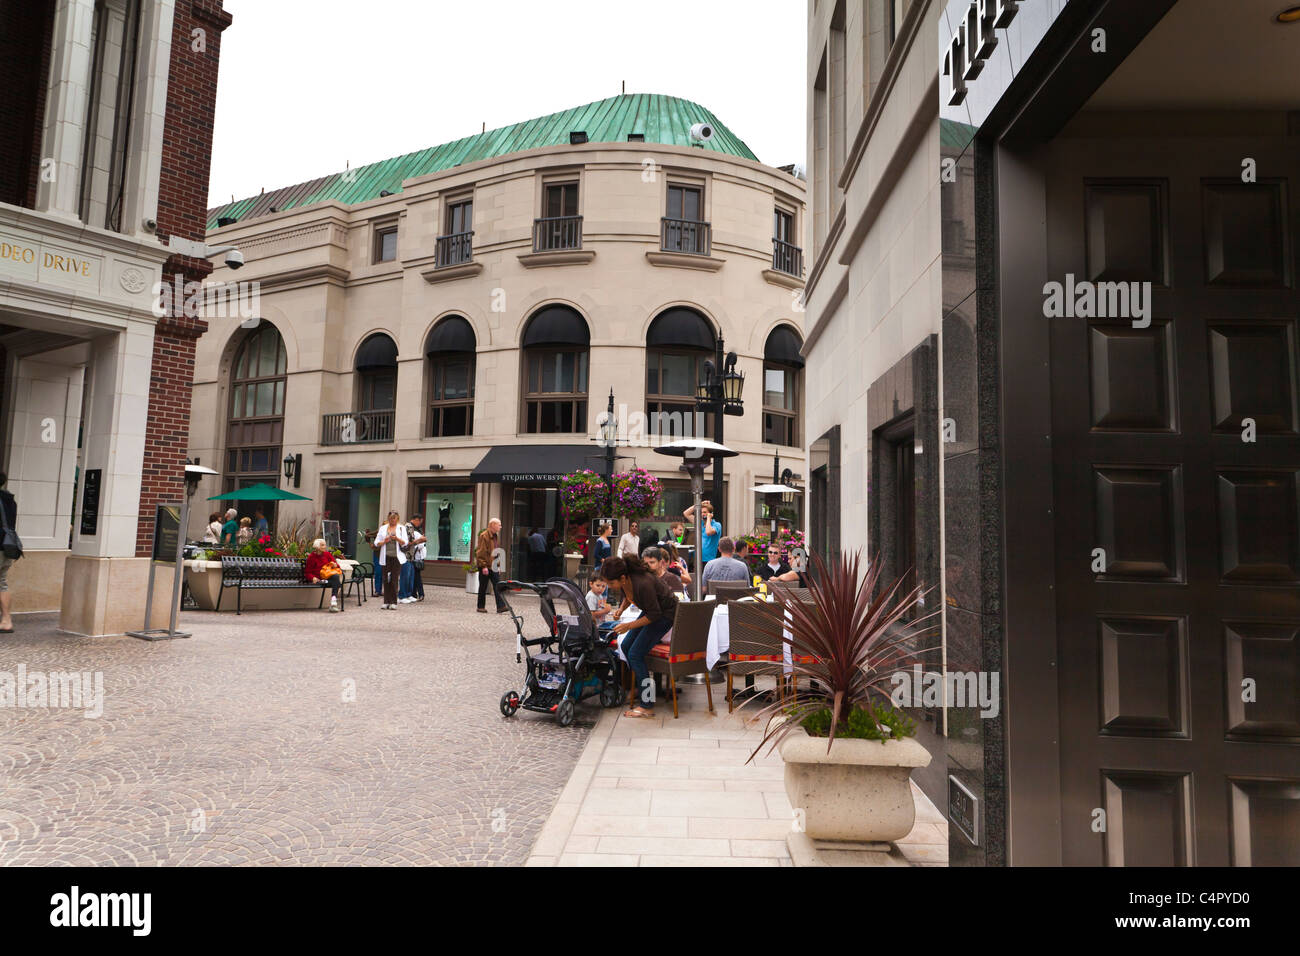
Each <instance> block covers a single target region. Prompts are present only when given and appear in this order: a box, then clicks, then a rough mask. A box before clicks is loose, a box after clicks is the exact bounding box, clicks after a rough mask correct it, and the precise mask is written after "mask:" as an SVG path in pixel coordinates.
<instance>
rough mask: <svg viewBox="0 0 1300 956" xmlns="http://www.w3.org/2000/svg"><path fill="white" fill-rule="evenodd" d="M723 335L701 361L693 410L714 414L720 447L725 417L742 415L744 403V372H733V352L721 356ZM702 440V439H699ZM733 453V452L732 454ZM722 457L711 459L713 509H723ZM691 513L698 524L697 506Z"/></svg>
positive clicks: (716, 439)
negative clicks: (709, 357)
mask: <svg viewBox="0 0 1300 956" xmlns="http://www.w3.org/2000/svg"><path fill="white" fill-rule="evenodd" d="M723 349H724V343H723V340H722V336H718V340H717V342H716V343H715V344H714V347H713V358H712V359H706V360H705V362H704V381H703V382H700V383H699V384H697V385H696V386H695V407H696V409H697V410H698V411H711V412H713V414H714V416H715V417H714V420H713V438H714V440H715V441H716V442H717V443H718V445H719V446H720V447H721V446H722V440H723V431H724V428H723V426H724V418H723V416H724V415H743V414H745V402H744V400H743V398H742V397H741V396H742V395H743V393H744V390H745V373H744V372H737V371H736V353H735V352H727V353H725V357H724V353H723ZM701 437H703V436H701ZM733 454H734V453H733ZM722 458H723V456H717V457H715V458H714V459H713V492H712V495H713V506H714V508H715V509H720V508H721V507H722ZM696 507H697V510H696V511H694V512H692V513H693V514H694V515H695V517H696V521H695V523H696V524H697V525H698V524H699V517H700V515H699V511H698V507H699V503H698V502H697V503H696Z"/></svg>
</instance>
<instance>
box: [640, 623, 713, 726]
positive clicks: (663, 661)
mask: <svg viewBox="0 0 1300 956" xmlns="http://www.w3.org/2000/svg"><path fill="white" fill-rule="evenodd" d="M713 609H714V605H713V602H712V601H709V602H707V603H706V602H704V601H695V602H691V601H682V602H681V603H680V604H678V605H677V616H676V617H675V618H674V620H673V629H672V631H671V632H670V641H669V643H667V644H656V645H655V646H654V647H652V648H650V653H649V654H647V655H646V658H645V661H646V667H647V668H648V669H649V670H650V671H651V672H653V673H656V674H667V675H668V684H669V687H671V689H672V695H673V717H674V718H676V717H677V678H678V677H685V676H686V675H688V674H707V673H708V672H709V665H708V662H707V661H706V660H705V654H706V650H707V648H708V643H709V623H710V622H711V621H712V620H713ZM704 691H705V693H706V694H708V697H709V713H713V686H712V685H711V684H709V683H708V682H707V681H706V682H705V684H704Z"/></svg>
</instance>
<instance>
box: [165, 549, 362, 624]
mask: <svg viewBox="0 0 1300 956" xmlns="http://www.w3.org/2000/svg"><path fill="white" fill-rule="evenodd" d="M356 563H357V562H355V561H350V560H348V559H347V558H340V559H339V562H338V565H339V567H340V568H342V569H343V574H344V577H345V579H346V578H350V577H351V576H352V568H353V567H354V566H355V565H356ZM185 583H186V584H188V585H189V588H190V593H191V594H193V595H194V600H195V602H196V603H197V604H198V606H199V609H200V610H203V611H215V610H216V609H217V597H218V596H219V595H220V594H221V562H220V561H186V562H185ZM236 597H237V595H236V594H235V589H234V588H226V593H225V595H224V596H222V597H221V613H223V614H224V613H225V612H227V611H229V612H230V613H231V614H234V613H235V599H236ZM320 597H321V596H320V591H318V590H315V589H313V590H308V589H307V588H285V589H283V590H279V589H273V588H267V589H265V590H263V589H262V588H250V589H248V590H246V591H245V592H244V597H243V604H244V610H245V611H283V610H292V609H295V608H310V609H311V610H313V611H314V610H316V608H317V606H318V605H319V604H320ZM325 606H326V608H328V607H329V599H328V598H326V599H325Z"/></svg>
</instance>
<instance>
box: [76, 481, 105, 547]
mask: <svg viewBox="0 0 1300 956" xmlns="http://www.w3.org/2000/svg"><path fill="white" fill-rule="evenodd" d="M103 475H104V471H103V469H101V468H91V469H90V470H88V471H87V472H86V474H85V475H84V476H83V481H84V482H85V483H84V484H83V486H82V491H81V533H82V535H84V536H87V537H89V536H91V535H95V534H98V533H99V483H100V479H101V478H102V477H103Z"/></svg>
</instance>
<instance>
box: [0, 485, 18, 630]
mask: <svg viewBox="0 0 1300 956" xmlns="http://www.w3.org/2000/svg"><path fill="white" fill-rule="evenodd" d="M8 483H9V476H8V475H6V474H5V473H4V472H3V471H0V522H3V523H2V524H0V535H3V541H2V542H0V544H3V550H0V634H12V633H13V632H14V619H13V617H12V616H11V615H10V601H11V600H12V598H11V597H10V595H9V569H10V568H11V567H13V563H14V562H15V561H17V560H18V559H19V558H21V557H22V556H23V543H22V541H20V540H19V539H18V532H17V531H15V530H14V529H15V528H16V527H17V526H18V502H17V500H16V499H15V498H14V496H13V494H12V493H11V492H10V491H9V489H8V488H6V487H5V485H7V484H8Z"/></svg>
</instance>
